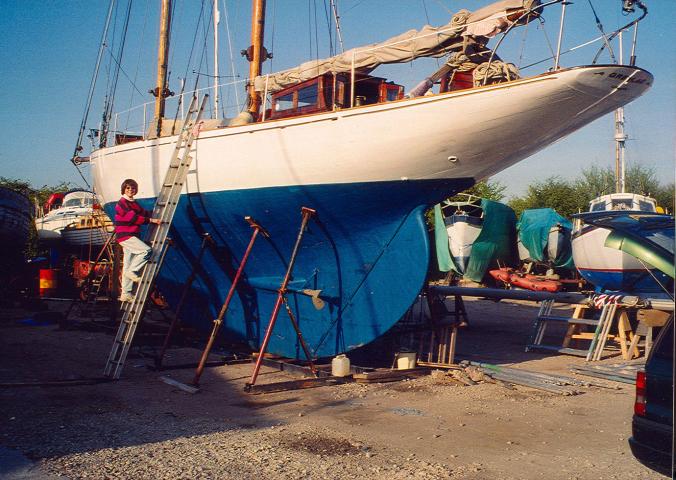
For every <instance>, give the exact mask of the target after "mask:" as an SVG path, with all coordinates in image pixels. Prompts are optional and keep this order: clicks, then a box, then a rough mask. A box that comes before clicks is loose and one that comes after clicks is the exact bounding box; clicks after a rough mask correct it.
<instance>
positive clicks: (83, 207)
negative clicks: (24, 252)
mask: <svg viewBox="0 0 676 480" xmlns="http://www.w3.org/2000/svg"><path fill="white" fill-rule="evenodd" d="M95 200H96V198H95V195H94V194H93V193H92V192H88V191H85V190H76V191H72V192H68V193H66V194H65V196H64V197H63V203H62V204H61V206H60V207H58V208H55V209H52V210H50V211H49V212H47V213H45V214H44V215H40V216H37V217H36V219H35V227H36V229H37V231H38V239H39V240H40V241H43V242H49V241H55V240H59V239H60V238H61V232H62V230H63V229H64V228H66V227H67V226H68V225H70V224H71V223H73V222H76V221H77V220H78V219H79V218H80V217H85V216H87V215H91V214H92V213H93V212H94V204H95V203H96V201H95Z"/></svg>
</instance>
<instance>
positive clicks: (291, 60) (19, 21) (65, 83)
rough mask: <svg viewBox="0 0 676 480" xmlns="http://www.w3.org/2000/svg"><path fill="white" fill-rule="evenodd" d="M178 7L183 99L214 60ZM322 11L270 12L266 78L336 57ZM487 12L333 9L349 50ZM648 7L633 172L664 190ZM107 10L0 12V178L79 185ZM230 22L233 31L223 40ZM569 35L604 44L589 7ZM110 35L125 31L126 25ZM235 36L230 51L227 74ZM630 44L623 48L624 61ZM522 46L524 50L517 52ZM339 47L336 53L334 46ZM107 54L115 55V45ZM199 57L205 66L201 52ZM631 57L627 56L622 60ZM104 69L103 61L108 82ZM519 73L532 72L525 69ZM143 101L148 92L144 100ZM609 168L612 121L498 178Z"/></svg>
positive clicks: (399, 73)
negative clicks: (648, 170)
mask: <svg viewBox="0 0 676 480" xmlns="http://www.w3.org/2000/svg"><path fill="white" fill-rule="evenodd" d="M175 1H176V10H175V12H176V13H175V16H174V37H173V40H172V41H173V45H172V46H173V54H172V59H173V60H174V61H175V63H174V64H175V66H174V67H173V70H172V81H171V84H170V87H171V89H172V90H175V91H178V90H179V88H180V87H179V77H182V76H184V75H185V74H186V72H187V73H188V74H190V73H191V72H192V70H200V71H207V72H209V73H213V72H212V71H211V68H212V65H211V64H212V59H211V58H212V55H213V54H212V53H211V51H209V52H208V53H207V55H206V61H202V62H201V64H200V63H199V62H197V61H194V60H193V62H192V63H190V64H188V62H187V61H186V58H187V55H188V52H189V51H190V47H191V44H192V41H193V34H192V32H193V31H194V26H195V24H196V22H197V20H196V18H197V15H198V14H199V11H200V6H201V2H200V1H198V0H175ZM219 1H220V5H221V18H222V21H221V26H220V28H219V32H220V37H221V40H222V42H221V47H220V48H221V54H220V55H219V58H220V60H219V62H220V65H221V70H220V71H221V75H230V74H231V73H232V70H231V68H230V65H231V63H232V64H233V65H234V66H235V71H236V72H237V73H238V75H239V77H238V78H237V80H242V79H243V78H245V76H246V74H247V70H246V64H245V63H244V62H243V61H242V59H241V58H240V56H239V51H240V50H242V49H243V48H246V47H247V46H248V44H249V39H248V28H249V27H248V21H249V20H248V16H249V15H250V6H249V2H248V1H246V0H219ZM158 3H159V2H158V1H157V0H134V3H133V4H132V5H133V9H132V12H133V15H132V20H131V23H130V26H129V32H130V35H129V37H128V38H129V40H128V43H127V44H126V46H125V56H124V60H123V67H124V72H125V73H124V74H123V75H122V76H121V77H120V81H119V88H118V92H119V93H120V94H121V95H120V98H121V100H119V101H118V102H117V104H116V108H115V111H121V110H125V109H127V108H129V107H130V106H132V105H137V104H140V103H143V102H147V101H150V100H151V97H150V95H148V94H147V93H145V92H147V90H148V89H150V88H152V87H153V86H154V85H153V83H154V80H153V76H154V71H155V62H154V55H155V53H154V52H155V42H156V40H155V39H156V35H157V23H158V21H157V12H156V4H158ZM325 3H328V1H326V2H325V1H324V0H268V20H267V24H266V42H265V44H266V46H267V47H268V48H269V49H270V50H272V51H273V52H274V59H273V60H272V62H267V64H266V66H265V69H266V71H268V70H269V69H270V68H271V69H272V70H281V69H284V68H288V67H290V66H293V65H295V64H297V63H300V62H302V61H305V60H308V59H309V58H312V57H316V56H317V55H318V56H319V57H324V56H327V55H328V54H329V47H328V41H327V39H328V35H327V33H326V31H327V27H326V25H327V23H326V20H325V10H324V5H325ZM488 3H490V2H488V1H480V0H474V1H472V0H468V1H460V0H424V1H423V0H339V1H338V6H339V13H340V15H341V30H342V35H343V39H344V45H345V48H346V49H348V48H352V47H354V46H359V45H363V44H366V43H372V42H377V41H381V40H384V39H386V38H389V37H391V36H394V35H397V34H399V33H401V32H403V31H405V30H408V29H411V28H416V29H418V28H420V27H421V26H422V25H424V24H426V23H430V24H432V25H442V24H445V23H446V22H448V20H449V16H450V14H451V12H456V11H457V10H459V9H461V8H467V9H469V10H476V9H477V8H480V7H481V6H484V5H486V4H488ZM645 3H646V4H647V5H648V8H649V11H650V14H649V15H648V17H647V18H646V19H645V20H644V21H643V22H641V24H640V26H639V43H638V50H637V55H638V61H637V64H638V65H639V66H641V67H643V68H645V69H646V70H648V71H650V72H652V73H653V75H655V83H654V87H653V88H652V89H651V90H650V91H649V92H648V93H647V94H646V95H644V96H643V97H641V98H639V99H638V100H636V101H635V102H633V103H632V104H630V105H629V106H627V108H626V117H627V125H626V130H627V133H628V135H629V140H628V142H627V160H628V161H629V162H640V163H642V164H644V165H647V166H650V167H652V168H655V170H656V171H657V172H658V174H659V177H660V178H661V179H663V181H664V183H667V182H672V181H673V179H674V152H675V146H674V142H675V140H674V139H675V138H676V134H675V132H676V82H674V81H673V79H674V78H676V58H675V56H674V54H673V45H674V44H675V43H676V34H675V33H674V31H673V26H672V22H673V18H674V16H675V14H676V2H672V1H668V0H652V1H651V0H645ZM126 4H127V0H122V1H120V3H119V8H126ZM592 4H593V5H594V7H595V8H596V10H597V13H598V15H599V18H600V20H601V21H602V23H603V25H604V27H605V29H606V31H611V30H613V29H614V28H616V27H617V26H619V25H622V24H624V23H626V22H627V17H625V16H623V15H622V13H621V8H620V6H621V1H620V0H592ZM315 6H316V10H315V9H314V7H315ZM226 7H227V8H226ZM207 8H210V7H207ZM107 9H108V1H106V0H87V1H83V0H50V1H42V0H0V65H2V66H3V68H2V70H3V74H2V75H0V105H2V108H1V110H0V128H1V129H2V132H3V134H4V135H3V136H4V138H3V142H2V143H3V148H2V149H1V150H0V176H5V177H10V178H20V179H25V180H29V181H31V183H33V185H35V186H41V185H44V184H56V183H58V182H60V181H62V180H66V181H73V182H76V183H78V182H79V183H81V181H80V180H79V175H78V174H77V172H76V170H75V169H74V167H72V166H71V164H70V163H69V161H68V159H69V158H70V156H71V155H72V152H73V148H74V146H75V142H76V139H77V133H78V129H79V126H80V122H81V119H82V115H83V111H84V107H85V101H86V97H87V91H88V88H89V82H90V78H91V75H92V72H93V68H94V63H95V59H96V55H97V51H98V45H99V40H100V37H101V32H102V29H103V24H104V19H105V15H106V12H107ZM226 13H227V18H228V22H227V25H228V26H229V29H228V28H226V22H225V15H226ZM559 15H560V7H559V6H555V7H551V8H549V9H548V10H547V11H546V13H545V19H546V23H545V28H544V32H546V34H547V36H548V38H549V42H551V43H553V44H555V43H556V36H557V33H558V24H559ZM315 17H316V18H317V22H316V25H317V28H316V30H315V27H314V25H315V21H314V19H315ZM311 26H312V27H311ZM566 27H567V30H566V34H565V36H564V42H563V48H564V50H565V49H567V48H570V47H573V46H576V45H578V44H580V43H582V42H583V41H586V40H589V39H592V38H594V37H596V36H598V31H597V30H596V27H595V23H594V18H593V16H592V14H591V8H590V6H589V1H588V0H576V2H575V3H574V4H573V5H570V6H569V7H568V17H567V22H566ZM111 28H115V29H117V31H119V30H120V29H121V23H120V22H118V23H117V24H115V25H114V27H111ZM142 32H144V33H143V34H142ZM315 32H316V33H315ZM544 32H543V29H542V28H539V27H538V28H536V26H534V25H532V26H529V28H528V30H525V29H520V30H519V31H518V32H515V34H514V35H512V37H513V38H511V39H510V40H511V43H509V42H507V43H506V44H505V45H504V46H503V47H501V50H500V54H501V56H502V57H503V58H504V59H505V60H508V61H512V62H514V63H517V64H519V65H521V66H523V65H526V64H528V63H530V62H531V61H533V60H535V59H540V58H541V57H542V56H543V55H544V54H545V53H546V51H547V48H546V46H547V42H546V40H545V35H544ZM228 34H229V36H230V38H231V39H232V43H231V49H232V51H233V57H232V62H231V59H230V54H229V46H228V41H227V38H228ZM202 39H203V37H202V36H200V37H198V42H197V44H198V46H201V44H202V43H201V41H202ZM628 40H629V38H628V36H627V37H626V38H625V45H626V49H627V50H628V48H629V41H628ZM523 42H525V43H526V44H527V45H529V47H528V48H526V49H522V44H523ZM333 45H334V49H335V48H336V45H337V41H336V39H335V37H334V38H333ZM595 45H598V44H595ZM110 47H111V49H113V50H114V49H115V48H116V45H114V44H111V45H110ZM209 49H210V47H209ZM595 51H596V47H586V48H583V49H580V50H577V51H576V52H575V53H573V54H569V55H566V56H564V57H563V59H562V62H561V63H562V66H564V67H565V66H574V65H580V64H585V63H590V61H591V59H592V58H593V56H594V53H595ZM196 57H197V58H199V49H198V54H197V55H196ZM627 57H628V51H625V58H627ZM109 58H110V57H109V56H106V57H105V61H104V69H103V71H104V73H105V71H106V68H107V66H108V65H109ZM605 60H606V61H607V60H608V58H607V57H605ZM538 68H542V67H538ZM435 69H436V64H435V63H434V61H431V60H426V61H416V62H415V63H414V64H413V65H406V66H397V67H387V68H386V69H384V70H383V71H379V70H377V71H376V72H375V73H376V74H379V75H381V76H386V77H388V78H389V79H392V80H395V81H397V83H401V84H403V85H405V87H406V88H407V90H408V89H410V88H411V87H412V86H414V85H415V84H416V83H417V82H418V81H419V80H421V79H422V78H424V76H425V75H426V74H429V73H430V72H431V71H433V70H435ZM523 73H524V74H530V73H537V72H536V71H534V70H532V69H529V70H525V71H524V72H523ZM127 77H128V78H129V79H135V80H136V81H135V85H136V91H135V93H134V95H133V97H132V96H131V93H132V92H133V91H134V89H133V87H132V85H131V82H130V81H129V79H128V78H127ZM106 81H107V78H106V75H105V74H104V75H103V76H102V77H101V79H100V80H99V88H98V89H97V95H96V96H95V101H94V103H93V106H92V115H91V116H90V119H89V122H88V125H89V126H90V127H95V126H96V124H97V123H98V119H99V118H100V112H101V110H102V105H103V91H104V88H103V87H105V84H106ZM222 81H224V82H225V81H228V80H227V79H226V80H222ZM190 84H191V83H190ZM138 92H143V96H141V94H139V93H138ZM221 94H222V95H223V98H224V100H225V102H227V103H228V104H229V105H232V104H233V103H234V94H233V93H232V92H230V93H227V94H226V92H224V91H222V93H221ZM241 98H242V94H241V93H240V100H241ZM613 163H614V142H613V117H612V115H609V116H606V117H604V118H602V119H599V120H597V121H596V122H594V123H593V124H591V125H589V126H587V127H585V128H584V129H582V130H581V131H579V132H576V133H574V134H573V135H571V136H569V137H568V138H566V139H563V140H562V141H560V142H558V143H557V144H555V145H553V146H550V147H549V148H547V149H546V150H544V151H543V152H540V153H539V154H537V155H535V156H533V157H531V158H529V159H527V160H524V161H522V162H521V163H520V164H518V165H516V166H514V167H511V168H509V169H508V170H506V171H504V172H502V173H500V174H498V175H497V176H495V177H494V178H495V179H496V180H499V181H500V182H502V183H503V184H505V185H506V186H507V187H508V194H509V195H518V194H520V193H522V192H523V191H524V190H525V188H526V186H527V185H528V183H530V182H532V181H533V180H541V179H544V178H546V177H548V176H550V175H560V176H562V177H564V178H572V177H575V176H576V175H577V174H578V173H579V171H580V170H581V169H582V168H584V167H585V166H588V165H591V164H597V165H611V164H613ZM85 174H87V171H86V169H85Z"/></svg>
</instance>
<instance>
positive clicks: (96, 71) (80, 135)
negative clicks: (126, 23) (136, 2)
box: [70, 0, 115, 187]
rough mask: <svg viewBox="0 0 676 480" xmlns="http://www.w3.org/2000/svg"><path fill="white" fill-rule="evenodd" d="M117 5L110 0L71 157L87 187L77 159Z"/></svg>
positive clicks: (113, 0) (79, 161) (87, 183)
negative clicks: (114, 8)
mask: <svg viewBox="0 0 676 480" xmlns="http://www.w3.org/2000/svg"><path fill="white" fill-rule="evenodd" d="M114 5H115V0H110V6H109V7H108V14H107V16H106V23H105V24H104V27H103V33H102V34H101V43H100V45H99V53H98V55H97V57H96V65H95V67H94V73H93V75H92V79H91V81H90V84H89V93H88V94H87V102H86V104H85V110H84V113H83V115H82V122H81V123H80V131H79V132H78V137H77V142H76V143H75V150H74V151H73V156H72V157H71V159H70V161H71V163H72V164H73V165H74V166H75V168H76V169H77V172H78V173H79V174H80V177H82V180H84V182H85V184H86V185H87V187H89V186H90V185H89V182H88V181H87V179H86V178H85V176H84V175H83V174H82V171H81V170H80V167H79V165H80V163H82V160H77V158H78V154H79V153H80V152H81V151H82V138H83V136H84V132H85V129H86V128H87V120H88V119H89V111H90V110H91V106H92V99H93V97H94V89H95V87H96V80H97V79H98V76H99V69H100V68H101V59H102V57H103V51H104V49H105V42H106V37H107V36H108V28H109V27H110V20H111V18H112V15H113V7H114Z"/></svg>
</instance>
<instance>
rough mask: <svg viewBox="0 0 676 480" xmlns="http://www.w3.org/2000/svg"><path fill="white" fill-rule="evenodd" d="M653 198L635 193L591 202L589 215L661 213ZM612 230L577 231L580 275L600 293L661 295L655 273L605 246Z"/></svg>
mask: <svg viewBox="0 0 676 480" xmlns="http://www.w3.org/2000/svg"><path fill="white" fill-rule="evenodd" d="M656 207H657V204H656V202H655V200H654V199H653V198H650V197H647V196H645V195H638V194H635V193H612V194H609V195H603V196H601V197H598V198H595V199H594V200H592V201H591V202H590V206H589V212H604V211H624V212H627V213H628V214H629V213H631V212H649V213H656V212H657V208H656ZM609 233H610V230H608V229H605V228H600V227H594V226H592V225H586V224H584V215H582V216H581V217H580V218H578V219H577V220H576V224H575V227H574V229H573V259H574V261H575V266H576V267H577V269H578V271H579V272H580V275H582V277H583V278H584V279H585V280H587V281H588V282H590V283H591V284H593V285H594V286H595V287H596V288H597V289H600V290H620V291H655V292H658V291H661V288H660V286H659V285H658V284H657V283H656V282H655V281H654V279H653V277H652V275H651V272H650V271H649V270H648V269H646V267H645V266H644V265H643V264H642V263H641V262H639V261H638V260H637V259H636V258H634V257H632V256H631V255H629V254H627V253H624V252H622V251H621V250H616V249H613V248H608V247H606V246H605V241H606V238H607V237H608V234H609Z"/></svg>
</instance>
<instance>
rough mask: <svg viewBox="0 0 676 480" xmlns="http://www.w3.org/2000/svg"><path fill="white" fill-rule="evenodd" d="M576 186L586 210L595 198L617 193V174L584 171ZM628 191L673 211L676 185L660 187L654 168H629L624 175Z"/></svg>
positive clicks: (599, 169)
mask: <svg viewBox="0 0 676 480" xmlns="http://www.w3.org/2000/svg"><path fill="white" fill-rule="evenodd" d="M574 184H575V189H576V191H577V196H578V198H579V199H580V202H581V203H583V205H582V207H581V208H582V210H586V209H587V206H588V205H589V202H590V201H592V200H593V199H594V198H596V197H600V196H601V195H607V194H609V193H613V192H615V170H614V168H613V167H599V166H597V165H592V166H591V167H589V168H586V169H584V170H582V173H581V174H580V176H579V177H578V178H577V179H576V180H575V182H574ZM625 191H627V192H631V193H639V194H642V195H649V196H651V197H653V198H655V200H657V203H658V205H660V206H662V207H665V208H667V209H669V211H671V212H673V211H674V184H673V183H671V184H669V185H661V184H660V182H659V179H658V177H657V173H656V172H655V169H654V168H653V167H649V166H646V165H641V164H638V163H633V164H630V165H629V166H628V167H627V171H626V173H625Z"/></svg>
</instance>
